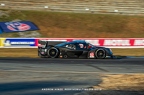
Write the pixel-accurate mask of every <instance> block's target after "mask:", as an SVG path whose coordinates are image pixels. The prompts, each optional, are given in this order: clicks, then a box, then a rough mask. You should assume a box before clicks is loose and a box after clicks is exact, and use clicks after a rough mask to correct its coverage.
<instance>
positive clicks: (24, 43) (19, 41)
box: [3, 38, 36, 47]
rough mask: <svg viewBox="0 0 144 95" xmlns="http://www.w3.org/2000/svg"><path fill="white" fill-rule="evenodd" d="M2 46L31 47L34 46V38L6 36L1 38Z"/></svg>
mask: <svg viewBox="0 0 144 95" xmlns="http://www.w3.org/2000/svg"><path fill="white" fill-rule="evenodd" d="M3 46H4V47H32V46H36V44H35V38H32V39H28V38H6V39H5V40H3Z"/></svg>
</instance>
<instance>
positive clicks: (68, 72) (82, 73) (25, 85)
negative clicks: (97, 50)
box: [0, 57, 144, 95]
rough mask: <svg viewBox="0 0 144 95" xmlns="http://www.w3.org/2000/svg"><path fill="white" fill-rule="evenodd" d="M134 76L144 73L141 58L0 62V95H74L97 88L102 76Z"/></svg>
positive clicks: (40, 59) (134, 93)
mask: <svg viewBox="0 0 144 95" xmlns="http://www.w3.org/2000/svg"><path fill="white" fill-rule="evenodd" d="M135 73H144V58H142V57H137V58H136V57H135V58H130V57H127V58H120V59H48V58H0V95H74V94H75V95H76V93H80V92H82V91H87V90H90V89H88V88H89V87H91V86H93V85H97V84H99V83H100V82H101V77H100V75H102V74H135ZM95 90H96V91H101V89H95ZM119 95H123V94H120V93H119ZM127 95H142V94H138V93H136V92H129V94H127Z"/></svg>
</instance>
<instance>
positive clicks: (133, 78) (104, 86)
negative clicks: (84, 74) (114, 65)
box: [75, 73, 144, 95]
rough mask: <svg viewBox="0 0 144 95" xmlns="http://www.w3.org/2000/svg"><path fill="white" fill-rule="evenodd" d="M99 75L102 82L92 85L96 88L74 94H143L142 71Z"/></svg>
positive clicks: (143, 75) (143, 78)
mask: <svg viewBox="0 0 144 95" xmlns="http://www.w3.org/2000/svg"><path fill="white" fill-rule="evenodd" d="M101 76H102V82H101V83H100V84H99V85H97V86H93V87H92V88H93V89H98V90H95V91H88V92H87V91H84V92H82V93H76V94H75V95H144V73H142V74H110V75H101ZM100 89H101V90H100Z"/></svg>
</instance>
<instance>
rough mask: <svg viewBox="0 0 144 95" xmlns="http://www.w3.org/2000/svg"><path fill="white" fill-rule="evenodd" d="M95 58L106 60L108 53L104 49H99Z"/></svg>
mask: <svg viewBox="0 0 144 95" xmlns="http://www.w3.org/2000/svg"><path fill="white" fill-rule="evenodd" d="M95 58H97V59H105V58H106V51H105V50H104V49H102V48H100V49H97V50H96V51H95Z"/></svg>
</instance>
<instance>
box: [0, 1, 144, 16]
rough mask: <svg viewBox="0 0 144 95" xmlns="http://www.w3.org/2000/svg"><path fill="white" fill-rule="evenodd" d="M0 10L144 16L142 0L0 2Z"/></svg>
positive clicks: (143, 2)
mask: <svg viewBox="0 0 144 95" xmlns="http://www.w3.org/2000/svg"><path fill="white" fill-rule="evenodd" d="M0 9H16V10H45V11H60V12H80V13H113V14H140V15H141V14H144V0H0Z"/></svg>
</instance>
